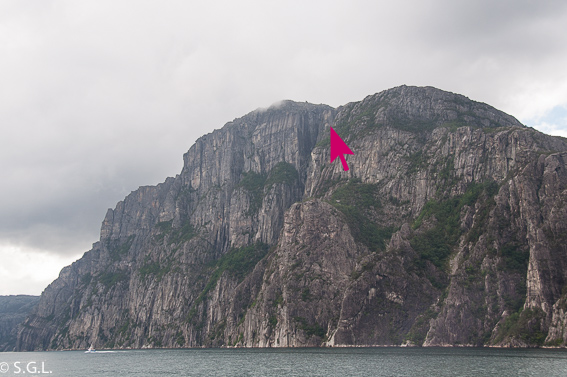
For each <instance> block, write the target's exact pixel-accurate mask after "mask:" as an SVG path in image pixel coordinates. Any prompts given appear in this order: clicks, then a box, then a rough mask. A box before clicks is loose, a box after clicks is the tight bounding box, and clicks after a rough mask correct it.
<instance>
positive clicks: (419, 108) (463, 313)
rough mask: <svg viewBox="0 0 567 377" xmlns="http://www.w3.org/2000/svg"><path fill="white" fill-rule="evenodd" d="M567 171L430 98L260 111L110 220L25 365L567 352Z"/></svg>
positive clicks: (560, 151) (207, 140)
mask: <svg viewBox="0 0 567 377" xmlns="http://www.w3.org/2000/svg"><path fill="white" fill-rule="evenodd" d="M330 126H333V128H334V129H335V130H336V131H337V132H338V134H339V135H340V136H341V137H343V139H344V140H345V141H346V142H347V144H348V145H349V146H350V148H351V149H352V150H353V151H354V153H355V154H354V155H353V156H348V157H347V160H348V163H349V167H350V170H349V171H346V172H345V171H343V170H342V167H341V165H340V163H338V162H336V161H335V163H333V164H329V157H330V156H329V127H330ZM566 157H567V143H566V142H565V141H564V140H563V139H561V138H557V137H552V136H548V135H544V134H541V133H539V132H537V131H535V130H533V129H530V128H527V127H525V126H523V125H522V124H520V123H519V122H518V121H517V120H516V119H514V118H513V117H511V116H509V115H507V114H504V113H502V112H500V111H498V110H496V109H494V108H493V107H490V106H488V105H486V104H482V103H478V102H474V101H471V100H469V99H467V98H466V97H464V96H461V95H457V94H453V93H448V92H444V91H441V90H438V89H435V88H429V87H426V88H417V87H406V86H402V87H398V88H393V89H390V90H387V91H384V92H381V93H378V94H375V95H372V96H369V97H367V98H365V99H364V100H363V101H360V102H355V103H349V104H347V105H345V106H342V107H339V108H337V109H333V108H331V107H329V106H325V105H312V104H307V103H295V102H291V101H285V102H282V103H281V104H279V105H278V106H273V107H271V108H269V109H264V110H257V111H254V112H252V113H250V114H248V115H246V116H244V117H242V118H239V119H236V120H234V121H232V122H229V123H228V124H226V125H225V126H224V127H223V128H222V129H220V130H216V131H214V132H213V133H211V134H208V135H206V136H203V137H202V138H200V139H199V140H197V142H196V143H195V144H194V145H193V146H192V147H191V148H190V150H189V151H188V152H187V153H186V154H185V155H184V167H183V170H182V171H181V173H180V174H179V175H178V176H176V177H174V178H168V179H167V180H166V181H165V182H164V183H162V184H159V185H157V186H155V187H141V188H140V189H138V190H137V191H135V192H132V193H131V194H130V195H129V196H128V197H126V198H125V199H124V201H122V202H119V203H118V204H117V206H116V208H115V209H114V210H109V211H108V213H107V215H106V217H105V219H104V221H103V224H102V229H101V237H100V241H99V242H97V243H95V244H94V245H93V248H92V249H91V250H90V251H88V252H87V253H85V255H84V256H83V257H82V258H81V259H80V260H78V261H77V262H75V263H73V264H72V265H71V266H68V267H66V268H64V269H63V270H62V271H61V274H60V276H59V278H58V279H57V280H55V281H54V282H53V283H52V284H51V285H50V286H49V287H47V289H46V290H45V291H44V293H43V294H42V296H41V299H40V302H39V304H38V306H37V308H36V309H35V310H34V311H33V313H32V314H31V315H30V316H29V317H28V318H27V319H26V320H25V322H24V323H23V324H22V325H21V326H20V328H19V334H18V343H17V348H18V349H20V350H39V349H80V348H86V347H88V346H89V345H90V344H91V343H94V344H95V346H96V347H98V348H102V347H105V348H130V347H131V348H143V347H200V346H206V347H218V346H247V347H255V346H261V347H264V346H265V347H277V346H351V345H424V346H446V345H470V346H473V345H495V346H542V345H549V346H562V345H564V344H565V339H566V338H565V337H566V334H565V330H564V327H565V321H566V320H567V318H566V317H567V314H566V312H567V296H566V295H567V290H566V289H565V288H564V287H565V283H566V278H567V272H566V269H565V267H566V263H567V250H566V247H567V246H566V245H567V243H566V242H565V238H566V234H567V233H566V229H565V227H566V226H567V225H566V224H567V221H566V220H567V212H566V211H567V210H566V207H565V203H566V199H567V198H566V195H567V194H566V193H567V191H565V188H566V184H567V172H566V170H565V168H566V167H565V158H566Z"/></svg>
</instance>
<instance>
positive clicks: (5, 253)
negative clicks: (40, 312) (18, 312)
mask: <svg viewBox="0 0 567 377" xmlns="http://www.w3.org/2000/svg"><path fill="white" fill-rule="evenodd" d="M79 257H80V254H77V255H74V256H61V255H57V254H54V253H53V252H46V251H41V250H34V249H29V248H26V247H18V246H14V245H0V260H2V263H1V264H0V295H12V294H31V295H37V294H39V293H41V292H42V291H43V289H45V288H46V287H47V286H48V285H49V284H50V283H51V282H52V281H53V280H55V279H56V278H57V276H59V272H60V270H61V267H62V266H66V265H69V264H71V263H72V262H73V261H75V260H76V259H78V258H79Z"/></svg>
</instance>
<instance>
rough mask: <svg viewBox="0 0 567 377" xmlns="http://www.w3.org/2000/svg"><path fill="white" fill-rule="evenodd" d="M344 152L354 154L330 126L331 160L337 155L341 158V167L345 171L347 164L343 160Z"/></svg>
mask: <svg viewBox="0 0 567 377" xmlns="http://www.w3.org/2000/svg"><path fill="white" fill-rule="evenodd" d="M345 154H354V153H352V151H351V150H350V148H349V147H348V145H346V143H345V142H344V141H343V139H341V137H340V136H339V135H338V134H337V133H336V132H335V130H333V127H331V162H333V161H335V158H337V156H339V157H340V158H341V162H342V163H343V169H344V170H345V171H347V170H348V165H347V163H346V160H345V156H344V155H345Z"/></svg>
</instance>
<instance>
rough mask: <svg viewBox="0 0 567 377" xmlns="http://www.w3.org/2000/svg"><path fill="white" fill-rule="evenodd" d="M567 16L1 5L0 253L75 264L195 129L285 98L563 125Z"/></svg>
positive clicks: (526, 11) (477, 5) (381, 5)
mask: <svg viewBox="0 0 567 377" xmlns="http://www.w3.org/2000/svg"><path fill="white" fill-rule="evenodd" d="M566 24H567V10H566V5H564V4H562V3H561V2H556V1H543V2H541V1H540V2H537V3H536V2H532V1H513V2H512V1H499V2H494V1H484V0H483V1H475V2H454V1H445V0H444V1H417V0H416V1H401V2H382V1H362V0H358V1H357V0H354V1H342V0H341V1H295V0H294V1H286V2H272V1H249V0H248V1H238V2H236V1H209V2H202V1H191V2H188V1H173V0H171V1H167V2H157V1H143V0H137V1H120V2H116V1H105V0H102V1H101V0H97V1H82V2H74V1H68V0H67V1H57V0H51V1H48V0H46V1H41V2H38V1H3V2H0V55H1V56H2V59H1V60H0V82H1V83H2V85H0V127H1V129H2V138H0V169H1V170H0V171H2V175H3V178H2V185H1V186H0V187H1V188H0V190H1V191H0V253H1V252H2V248H4V250H10V252H9V255H10V256H9V258H13V257H14V255H17V253H16V252H15V251H14V250H16V249H17V250H20V252H21V253H22V255H24V254H25V255H26V256H33V255H39V254H37V253H42V254H41V255H42V257H41V258H39V259H37V258H36V259H37V260H42V261H44V260H45V258H48V257H49V256H50V255H51V256H53V258H59V259H57V260H63V259H61V258H70V257H72V256H79V255H80V254H81V253H82V252H84V251H85V250H87V249H88V248H89V246H90V244H91V243H92V242H95V241H96V240H97V238H98V232H99V228H100V223H101V221H102V219H103V217H104V214H105V212H106V209H107V208H109V207H114V205H115V204H116V202H117V201H118V200H121V199H122V198H123V197H124V196H125V195H126V194H128V193H129V192H130V191H132V190H135V189H136V188H137V187H138V186H140V185H146V184H156V183H158V182H161V181H163V180H164V179H165V177H166V176H172V175H175V174H177V173H178V172H179V171H180V170H181V163H182V160H181V156H182V154H183V153H184V152H185V151H186V150H187V149H188V148H189V147H190V146H191V144H192V143H193V142H194V140H195V139H196V138H198V137H199V136H201V135H203V134H205V133H207V132H210V131H212V130H213V129H214V128H220V127H221V126H222V125H223V124H224V123H225V122H227V121H230V120H232V119H234V118H235V117H239V116H242V115H244V114H245V113H247V112H249V111H251V110H253V109H255V108H258V107H267V106H269V105H270V104H272V103H274V102H276V101H279V100H282V99H293V100H297V101H309V102H314V103H327V104H330V105H332V106H338V105H341V104H344V103H346V102H350V101H356V100H360V99H362V98H363V97H365V96H366V95H368V94H372V93H375V92H378V91H381V90H384V89H387V88H389V87H392V86H396V85H401V84H408V85H432V86H436V87H439V88H441V89H445V90H451V91H455V92H459V93H462V94H465V95H467V96H469V97H471V98H472V99H475V100H479V101H483V102H487V103H490V104H492V105H494V106H496V107H498V108H500V109H502V110H504V111H507V112H509V113H511V114H512V115H515V116H517V117H519V118H520V120H523V121H524V122H527V123H528V124H529V125H538V124H540V125H542V127H544V126H545V127H546V130H551V131H553V132H557V133H561V132H567V130H565V124H564V123H562V124H549V123H548V122H549V119H550V118H549V116H546V114H549V113H550V112H551V111H552V110H553V109H554V108H558V107H559V108H562V107H565V106H567V76H566V75H565V74H564V67H565V66H566V65H567V51H566V50H565V49H564V46H565V45H567V37H566V33H565V32H564V25H566ZM530 122H531V123H530ZM15 248H16V249H15ZM6 253H8V251H6V252H5V254H6ZM34 253H35V254H34ZM6 255H8V254H6ZM26 260H27V259H26ZM29 260H30V261H33V260H34V258H33V257H30V258H29ZM54 260H55V259H54ZM29 263H32V262H29ZM65 263H66V262H65ZM55 275H56V273H55ZM51 278H52V277H49V279H51ZM2 279H3V278H2V276H0V280H2ZM10 279H12V280H10ZM10 279H8V280H6V281H2V282H1V284H0V285H2V286H3V287H6V288H5V289H4V290H3V291H0V293H9V292H12V291H14V289H15V288H11V287H14V286H15V284H16V283H15V281H16V280H13V278H10ZM46 279H48V278H46ZM46 282H48V280H46V281H45V283H46ZM45 283H42V282H41V281H40V282H36V283H34V284H35V285H33V286H32V285H30V286H29V287H26V288H25V290H27V292H29V293H38V292H39V291H40V290H41V284H45ZM17 284H20V283H17ZM18 289H19V288H18ZM14 293H16V292H14Z"/></svg>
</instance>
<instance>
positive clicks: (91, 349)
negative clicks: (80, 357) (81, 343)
mask: <svg viewBox="0 0 567 377" xmlns="http://www.w3.org/2000/svg"><path fill="white" fill-rule="evenodd" d="M95 352H96V350H95V349H94V347H93V345H92V344H91V346H90V347H89V349H88V350H86V351H85V353H95Z"/></svg>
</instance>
